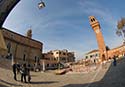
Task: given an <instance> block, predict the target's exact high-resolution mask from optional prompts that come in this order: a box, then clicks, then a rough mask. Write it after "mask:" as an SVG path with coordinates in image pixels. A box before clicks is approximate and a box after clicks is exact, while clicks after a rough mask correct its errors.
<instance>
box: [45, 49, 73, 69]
mask: <svg viewBox="0 0 125 87" xmlns="http://www.w3.org/2000/svg"><path fill="white" fill-rule="evenodd" d="M43 58H44V62H45V66H46V67H52V68H57V67H58V63H61V64H65V63H69V62H75V55H74V52H68V50H51V51H49V52H47V53H44V54H43Z"/></svg>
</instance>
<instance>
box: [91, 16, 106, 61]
mask: <svg viewBox="0 0 125 87" xmlns="http://www.w3.org/2000/svg"><path fill="white" fill-rule="evenodd" d="M89 22H90V25H91V27H92V29H93V30H94V32H95V35H96V40H97V43H98V48H99V52H100V55H99V57H100V59H101V61H103V60H105V59H107V58H106V57H107V52H106V46H105V42H104V39H103V36H102V32H101V27H100V24H99V22H98V20H97V19H96V18H95V17H94V16H90V17H89Z"/></svg>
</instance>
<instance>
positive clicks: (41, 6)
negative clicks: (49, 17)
mask: <svg viewBox="0 0 125 87" xmlns="http://www.w3.org/2000/svg"><path fill="white" fill-rule="evenodd" d="M44 7H45V3H44V2H43V1H42V0H41V2H40V3H38V8H39V9H42V8H44Z"/></svg>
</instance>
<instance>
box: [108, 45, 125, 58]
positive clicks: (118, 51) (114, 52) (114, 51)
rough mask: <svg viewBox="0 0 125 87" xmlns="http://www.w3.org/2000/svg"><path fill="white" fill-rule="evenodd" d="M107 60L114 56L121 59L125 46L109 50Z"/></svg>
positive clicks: (124, 52) (124, 53)
mask: <svg viewBox="0 0 125 87" xmlns="http://www.w3.org/2000/svg"><path fill="white" fill-rule="evenodd" d="M107 53H108V58H112V57H113V56H114V55H115V56H118V57H121V56H124V55H125V45H124V44H123V45H121V46H118V47H116V48H113V49H111V50H109V51H108V52H107Z"/></svg>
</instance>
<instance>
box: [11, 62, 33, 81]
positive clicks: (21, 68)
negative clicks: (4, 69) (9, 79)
mask: <svg viewBox="0 0 125 87" xmlns="http://www.w3.org/2000/svg"><path fill="white" fill-rule="evenodd" d="M12 68H13V74H14V80H16V81H17V74H18V73H20V74H21V82H25V83H27V79H26V77H28V82H29V83H30V80H31V75H30V65H26V64H22V65H20V64H16V63H14V64H13V67H12Z"/></svg>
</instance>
